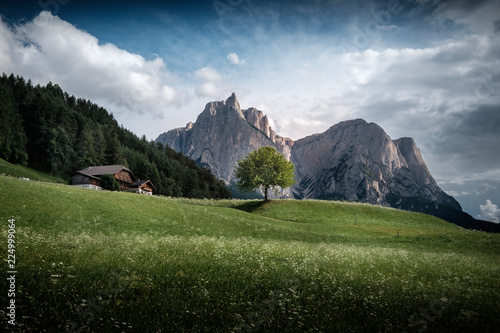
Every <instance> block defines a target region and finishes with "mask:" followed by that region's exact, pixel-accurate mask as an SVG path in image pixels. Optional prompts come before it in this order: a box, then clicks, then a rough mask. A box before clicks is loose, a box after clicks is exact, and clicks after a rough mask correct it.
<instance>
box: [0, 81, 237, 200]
mask: <svg viewBox="0 0 500 333" xmlns="http://www.w3.org/2000/svg"><path fill="white" fill-rule="evenodd" d="M0 157H1V158H3V159H5V160H7V161H9V162H11V163H18V164H22V165H28V166H30V167H32V168H35V169H38V170H45V171H48V172H50V173H52V174H58V175H69V174H71V173H72V172H74V171H77V170H81V169H84V168H86V167H88V166H95V165H113V164H122V165H125V166H126V167H128V168H129V169H130V170H132V172H133V173H134V175H135V176H136V177H137V178H141V179H150V180H151V181H152V182H153V184H154V185H155V186H156V188H157V192H156V194H161V195H166V196H173V197H189V198H215V199H221V198H229V197H230V196H231V193H230V191H229V190H228V189H227V187H226V186H225V184H224V182H222V181H220V180H217V179H216V178H215V177H214V176H213V174H212V173H210V171H208V170H206V169H205V168H202V167H199V166H198V165H196V163H195V162H194V161H193V160H192V159H190V158H188V157H186V156H184V155H182V154H181V153H178V152H175V151H174V150H173V149H171V148H170V147H168V146H163V145H162V144H160V143H158V144H157V143H154V142H148V141H147V140H146V137H145V136H143V137H142V138H139V137H137V136H136V135H135V134H134V133H132V132H131V131H129V130H127V129H125V128H123V126H120V125H118V122H117V121H116V120H115V119H114V117H113V114H110V113H108V111H107V110H106V109H104V108H102V107H99V106H98V105H96V104H94V103H92V102H91V101H89V100H85V99H82V98H76V97H74V96H70V95H69V94H67V93H66V92H64V91H62V89H61V88H60V87H59V86H58V85H57V84H52V83H51V82H49V83H48V84H47V85H46V86H40V85H36V86H33V84H32V83H31V81H30V80H28V81H26V80H25V79H23V78H22V77H19V76H14V75H13V74H11V75H10V76H7V75H6V74H3V75H2V77H1V78H0Z"/></svg>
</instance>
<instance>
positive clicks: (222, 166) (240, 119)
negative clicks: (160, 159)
mask: <svg viewBox="0 0 500 333" xmlns="http://www.w3.org/2000/svg"><path fill="white" fill-rule="evenodd" d="M156 142H161V143H163V144H167V145H169V146H170V147H171V148H173V149H174V150H176V151H178V152H182V153H183V154H184V155H186V156H188V157H190V158H192V159H194V160H195V161H196V162H197V163H198V164H199V165H202V166H205V167H207V168H208V169H210V170H211V171H212V173H213V174H214V175H215V176H216V177H217V178H218V179H221V180H224V181H225V182H226V183H228V184H229V183H231V182H232V181H233V169H234V166H235V165H236V164H237V160H238V159H240V158H242V157H244V156H246V155H247V154H248V153H250V152H251V151H253V150H255V149H257V148H260V147H263V146H272V147H275V148H276V149H277V150H278V151H279V152H280V153H282V154H283V155H284V156H285V157H286V158H287V159H290V154H291V146H292V145H293V141H292V140H291V139H288V138H283V137H281V136H279V135H276V133H274V131H273V130H272V128H271V127H270V126H269V119H268V117H267V116H265V115H264V114H263V113H262V111H258V110H257V109H255V108H249V109H246V110H242V109H241V107H240V104H239V102H238V100H237V98H236V95H235V94H234V93H233V94H232V95H231V96H230V97H229V98H228V99H227V100H225V101H220V102H210V103H208V104H207V105H206V106H205V109H204V110H203V112H202V113H201V114H200V115H199V116H198V118H197V119H196V122H195V123H194V124H193V123H191V122H190V123H189V124H187V126H186V127H185V128H177V129H174V130H171V131H168V132H166V133H163V134H161V135H160V136H159V137H158V138H157V139H156Z"/></svg>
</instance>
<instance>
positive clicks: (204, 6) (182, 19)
mask: <svg viewBox="0 0 500 333" xmlns="http://www.w3.org/2000/svg"><path fill="white" fill-rule="evenodd" d="M0 15H1V22H0V30H1V31H0V71H2V72H6V73H11V72H13V73H15V74H18V75H22V76H24V77H25V78H31V79H32V81H34V82H36V83H42V84H45V83H47V82H48V81H52V82H53V83H58V84H59V85H60V86H61V87H62V88H63V89H64V90H66V91H68V92H69V93H71V94H74V95H75V96H78V97H84V98H87V99H90V100H92V101H94V102H95V103H98V104H99V105H102V106H104V107H106V108H107V109H108V110H109V111H111V112H113V114H114V115H115V117H116V118H117V120H118V121H119V122H120V123H122V124H123V125H124V126H125V127H127V128H129V129H131V130H132V131H134V132H135V133H136V134H138V135H143V134H145V135H146V136H147V137H148V138H149V139H155V138H156V137H157V136H158V135H159V134H161V133H162V132H164V131H167V130H169V129H172V128H176V127H181V126H184V125H185V124H186V123H188V122H189V121H194V120H196V117H197V115H198V114H199V113H200V112H201V111H202V110H203V108H204V105H205V104H206V103H207V102H209V101H212V100H223V99H226V98H227V97H228V96H229V95H230V94H231V93H232V92H235V93H236V95H237V96H238V99H239V101H240V104H241V106H242V107H243V108H248V107H256V108H258V109H260V110H262V111H263V112H264V113H266V114H267V115H268V116H269V117H270V118H271V119H272V125H273V128H274V129H275V131H276V132H277V133H278V134H280V135H283V136H289V137H291V138H293V139H299V138H302V137H304V136H307V135H310V134H313V133H317V132H323V131H325V130H326V129H328V128H329V127H330V126H332V125H334V124H335V123H338V122H339V121H342V120H347V119H354V118H364V119H366V120H367V121H371V122H375V123H378V124H379V125H380V126H382V127H383V128H384V129H385V130H386V132H387V133H388V134H389V135H390V136H391V137H392V138H393V139H396V138H399V137H402V136H410V137H413V138H414V139H415V140H416V142H417V145H418V146H419V147H420V150H421V152H422V154H423V157H424V160H425V161H426V163H427V164H428V167H429V169H430V171H431V173H432V174H433V176H434V177H435V178H436V180H437V181H438V183H439V185H440V186H441V187H442V188H443V189H444V190H445V191H447V192H448V193H449V194H451V195H453V196H455V198H456V199H457V200H458V201H459V202H460V203H461V204H462V206H463V208H464V210H466V211H467V212H469V213H470V214H471V215H473V216H475V217H477V216H479V215H481V218H483V219H488V220H492V221H498V220H499V219H500V209H499V208H498V206H499V205H500V153H499V152H500V149H499V144H500V130H499V125H500V2H499V1H492V0H491V1H490V0H483V1H466V0H454V1H444V0H413V1H409V0H408V1H402V0H401V1H398V0H385V1H361V0H358V1H331V0H330V1H327V0H311V1H260V0H220V1H219V0H215V1H214V0H207V1H144V2H138V1H106V2H98V1H79V0H45V1H44V0H41V1H2V4H0Z"/></svg>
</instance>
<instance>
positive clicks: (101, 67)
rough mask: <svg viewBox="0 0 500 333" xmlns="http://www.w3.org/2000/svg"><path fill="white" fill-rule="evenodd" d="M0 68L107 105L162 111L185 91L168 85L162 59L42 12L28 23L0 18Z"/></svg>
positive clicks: (177, 101) (182, 97) (170, 78)
mask: <svg viewBox="0 0 500 333" xmlns="http://www.w3.org/2000/svg"><path fill="white" fill-rule="evenodd" d="M0 71H3V72H5V73H11V72H13V73H16V74H18V75H22V76H24V77H26V78H30V79H31V80H32V81H33V82H35V83H41V84H45V83H47V82H48V81H53V82H54V83H57V84H59V85H60V86H61V87H62V88H63V89H64V90H65V91H68V92H69V93H71V94H77V95H78V96H85V98H89V99H91V100H93V101H94V102H97V103H99V104H101V105H103V106H105V107H107V108H109V109H110V110H115V111H121V110H122V111H127V112H136V113H140V114H144V113H149V114H153V115H154V116H156V117H162V116H163V110H164V109H165V108H166V107H179V106H180V105H182V103H183V102H184V101H185V98H186V96H185V95H184V94H183V93H182V92H179V91H178V90H177V89H176V88H174V87H173V85H172V84H170V82H172V81H173V75H172V73H170V72H169V71H168V70H167V68H166V66H165V63H164V61H163V60H162V59H161V58H159V57H155V58H154V59H152V60H146V59H145V58H144V57H142V56H140V55H137V54H133V53H130V52H127V51H125V50H122V49H119V48H118V47H116V46H115V45H113V44H109V43H106V44H100V43H99V41H98V39H97V38H95V37H94V36H92V35H90V34H89V33H87V32H85V31H82V30H79V29H77V28H76V27H74V26H73V25H71V24H70V23H68V22H66V21H64V20H61V19H60V18H59V17H57V16H53V15H52V14H51V13H50V12H47V11H43V12H41V13H40V14H39V15H38V16H37V17H35V18H34V19H33V21H31V22H27V23H24V24H21V25H15V26H10V25H8V24H7V23H5V22H4V21H2V20H1V19H0Z"/></svg>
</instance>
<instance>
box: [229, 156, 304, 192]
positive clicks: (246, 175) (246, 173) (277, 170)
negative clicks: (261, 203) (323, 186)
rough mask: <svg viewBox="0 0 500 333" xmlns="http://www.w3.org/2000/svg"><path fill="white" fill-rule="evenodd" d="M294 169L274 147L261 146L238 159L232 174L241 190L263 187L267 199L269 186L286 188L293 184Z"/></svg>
mask: <svg viewBox="0 0 500 333" xmlns="http://www.w3.org/2000/svg"><path fill="white" fill-rule="evenodd" d="M294 169H295V166H294V165H293V163H292V162H290V161H287V160H286V159H285V157H284V156H283V155H281V154H280V153H278V152H277V151H276V149H274V148H272V147H261V148H259V149H257V150H255V151H253V152H251V153H249V154H248V155H247V156H245V157H244V158H243V159H241V160H238V166H237V167H236V168H235V169H234V175H235V177H236V178H237V179H238V182H237V183H236V185H237V186H238V188H240V189H241V190H243V191H251V190H253V189H257V188H260V187H263V188H264V197H265V201H267V192H268V190H269V189H270V188H272V187H275V186H280V187H282V188H286V187H289V186H291V185H293V184H295V175H294V174H293V171H294Z"/></svg>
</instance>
